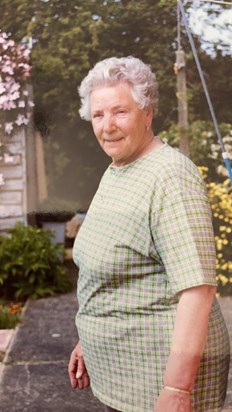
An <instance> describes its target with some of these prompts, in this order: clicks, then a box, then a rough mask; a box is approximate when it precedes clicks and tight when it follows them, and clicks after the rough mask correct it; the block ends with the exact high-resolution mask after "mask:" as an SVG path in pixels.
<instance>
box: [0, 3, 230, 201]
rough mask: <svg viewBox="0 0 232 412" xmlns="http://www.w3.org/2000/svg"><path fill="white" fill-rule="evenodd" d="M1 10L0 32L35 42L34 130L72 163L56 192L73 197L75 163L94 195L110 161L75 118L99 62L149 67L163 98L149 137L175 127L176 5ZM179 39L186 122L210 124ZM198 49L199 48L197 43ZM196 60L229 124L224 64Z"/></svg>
mask: <svg viewBox="0 0 232 412" xmlns="http://www.w3.org/2000/svg"><path fill="white" fill-rule="evenodd" d="M0 8H1V15H0V26H1V27H2V28H3V29H4V30H6V31H8V32H10V33H12V36H13V37H14V38H15V39H16V40H21V39H22V38H32V39H33V49H32V66H33V73H32V76H33V85H34V96H35V122H36V126H37V127H38V128H39V129H40V130H41V131H42V133H43V135H45V136H46V135H49V136H50V137H51V136H52V139H55V140H56V141H58V143H59V145H60V147H62V150H64V151H65V152H66V154H67V156H68V157H69V158H70V163H69V164H67V166H66V168H65V169H64V172H63V175H62V176H61V177H60V180H59V188H60V187H65V189H63V192H62V195H63V196H64V195H65V196H68V193H69V196H70V185H71V186H73V185H75V177H74V176H75V174H74V173H73V164H74V163H73V162H74V159H75V165H77V170H76V175H82V176H83V175H86V174H88V176H89V174H90V175H91V177H92V179H93V182H94V183H93V185H92V188H91V195H92V194H93V192H94V191H95V189H96V186H97V183H98V180H99V177H100V175H101V173H102V171H103V170H104V168H105V166H106V164H108V162H109V160H108V159H106V158H105V156H104V155H103V154H102V153H101V151H100V149H99V148H98V147H97V144H95V143H94V138H93V137H92V131H91V128H90V127H89V126H88V125H87V124H86V123H83V122H82V121H80V119H79V116H78V108H79V99H78V94H77V87H78V85H79V84H80V82H81V80H82V78H83V77H84V76H85V74H86V73H87V72H88V70H89V69H90V68H91V67H92V66H93V65H94V64H95V63H96V62H97V61H98V60H100V59H103V58H105V57H109V56H112V55H116V56H123V55H134V56H137V57H139V58H141V59H143V60H144V61H145V62H147V63H149V64H150V65H151V67H152V68H153V69H154V71H155V72H156V74H157V78H158V82H159V91H160V105H159V113H158V117H157V119H156V120H155V122H154V130H155V132H156V133H159V132H160V131H161V130H165V129H168V128H169V126H170V125H171V124H172V123H173V122H174V123H176V121H177V101H176V77H175V74H174V71H173V65H174V62H175V51H176V48H177V45H176V35H177V33H176V23H177V22H176V20H177V19H176V0H175V1H174V0H170V1H168V2H167V1H165V0H141V1H137V0H85V1H83V0H69V1H65V0H46V1H45V0H34V1H33V2H32V1H31V0H12V1H11V2H9V1H8V0H0ZM13 14H14V16H15V19H14V20H12V15H13ZM182 32H183V33H182V46H183V48H184V50H185V51H186V60H187V79H188V84H187V87H188V90H189V92H188V95H189V118H190V122H191V121H192V120H196V119H199V118H200V119H204V120H207V119H210V114H209V111H208V107H207V103H206V101H205V98H204V94H203V91H202V87H201V84H200V80H199V76H198V73H197V69H196V66H195V63H194V61H193V57H192V53H191V50H190V46H189V45H188V39H187V37H186V35H185V32H184V28H183V27H182ZM196 43H197V47H198V48H199V46H200V43H199V42H196ZM200 57H201V60H202V66H203V68H204V71H205V75H206V78H207V81H208V83H209V90H210V94H211V95H212V100H213V102H216V104H217V107H216V112H217V109H218V110H219V112H220V113H219V120H220V121H224V122H229V109H227V107H229V105H228V106H227V104H226V102H227V101H228V99H229V93H228V89H229V87H227V84H229V83H230V82H231V74H230V71H229V70H230V61H229V58H228V60H227V59H226V60H224V59H223V64H221V63H222V61H221V58H220V56H217V57H216V58H214V60H213V65H212V58H211V56H209V55H207V54H206V53H205V52H203V51H201V55H200ZM215 73H216V74H217V80H218V81H219V74H220V83H218V82H215ZM226 82H227V83H226ZM218 84H219V85H220V89H218V86H217V85H218ZM211 92H212V93H211ZM82 146H84V149H82ZM70 147H71V150H70ZM80 147H81V149H80ZM87 147H89V150H87ZM80 150H81V155H80ZM73 153H75V158H74V154H73ZM81 156H82V158H80V157H81ZM93 158H94V162H95V163H98V164H100V165H101V166H98V167H97V168H96V167H95V165H93V166H91V170H89V165H91V164H92V159H93ZM96 170H97V173H96ZM66 175H68V176H69V184H67V181H66V180H65V179H66V177H65V176H66ZM65 181H66V184H65ZM78 184H79V183H78ZM59 188H58V189H57V190H58V192H59V190H60V189H59ZM79 191H81V192H82V193H83V188H82V187H81V186H78V188H77V192H79ZM72 192H73V191H72ZM91 195H90V194H88V195H87V197H86V199H90V197H91ZM86 202H88V201H87V200H86Z"/></svg>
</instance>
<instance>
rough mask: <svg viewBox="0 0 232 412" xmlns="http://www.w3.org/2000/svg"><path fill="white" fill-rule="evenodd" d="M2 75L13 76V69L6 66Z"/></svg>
mask: <svg viewBox="0 0 232 412" xmlns="http://www.w3.org/2000/svg"><path fill="white" fill-rule="evenodd" d="M2 73H8V74H11V75H13V74H14V71H13V69H12V67H10V66H7V65H6V66H3V67H2Z"/></svg>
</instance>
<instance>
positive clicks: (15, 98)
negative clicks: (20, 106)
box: [9, 92, 20, 100]
mask: <svg viewBox="0 0 232 412" xmlns="http://www.w3.org/2000/svg"><path fill="white" fill-rule="evenodd" d="M19 97H20V93H19V92H14V93H11V94H10V95H9V100H17V99H18V98H19Z"/></svg>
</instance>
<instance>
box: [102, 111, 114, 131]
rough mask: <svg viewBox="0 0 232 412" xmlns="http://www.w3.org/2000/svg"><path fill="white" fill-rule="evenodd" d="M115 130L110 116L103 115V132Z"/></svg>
mask: <svg viewBox="0 0 232 412" xmlns="http://www.w3.org/2000/svg"><path fill="white" fill-rule="evenodd" d="M115 128H116V125H115V122H114V118H113V116H111V115H105V116H104V120H103V130H104V131H105V132H107V133H110V132H112V131H114V130H115Z"/></svg>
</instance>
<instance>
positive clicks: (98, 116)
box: [93, 113, 103, 119]
mask: <svg viewBox="0 0 232 412" xmlns="http://www.w3.org/2000/svg"><path fill="white" fill-rule="evenodd" d="M102 116H103V114H102V113H95V114H94V115H93V118H94V119H100V118H101V117H102Z"/></svg>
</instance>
